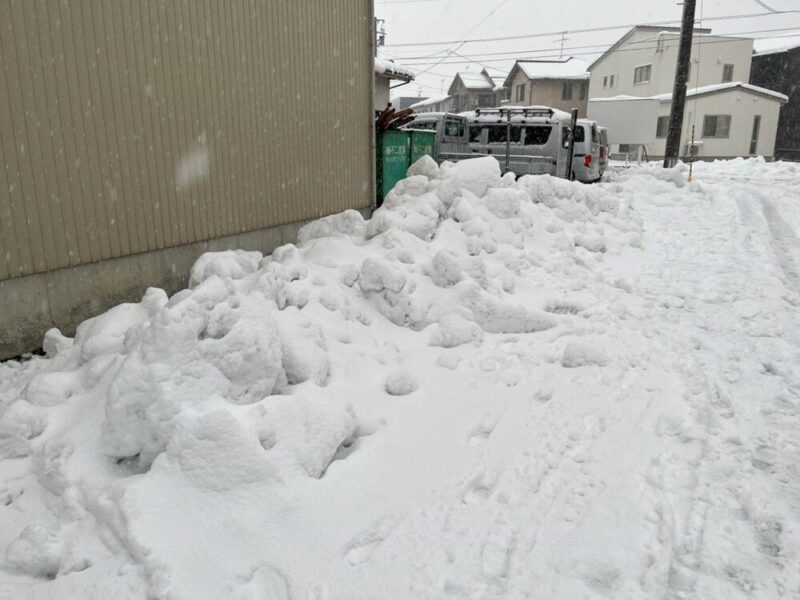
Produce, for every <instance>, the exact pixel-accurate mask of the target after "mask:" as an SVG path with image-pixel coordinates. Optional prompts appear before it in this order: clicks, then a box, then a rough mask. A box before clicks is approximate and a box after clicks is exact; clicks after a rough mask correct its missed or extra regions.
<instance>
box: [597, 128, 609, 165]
mask: <svg viewBox="0 0 800 600" xmlns="http://www.w3.org/2000/svg"><path fill="white" fill-rule="evenodd" d="M597 135H598V137H599V139H600V177H602V176H603V173H605V172H606V169H607V168H608V128H606V127H598V128H597Z"/></svg>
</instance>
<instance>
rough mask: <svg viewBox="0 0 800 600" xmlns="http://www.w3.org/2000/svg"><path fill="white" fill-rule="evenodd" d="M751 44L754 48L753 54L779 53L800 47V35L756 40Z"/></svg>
mask: <svg viewBox="0 0 800 600" xmlns="http://www.w3.org/2000/svg"><path fill="white" fill-rule="evenodd" d="M792 38H794V39H792ZM753 46H754V49H755V54H753V56H767V55H769V54H780V53H781V52H789V51H790V50H795V49H797V48H800V36H791V37H783V38H772V39H762V40H756V41H755V42H754V44H753Z"/></svg>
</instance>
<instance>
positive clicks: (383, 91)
mask: <svg viewBox="0 0 800 600" xmlns="http://www.w3.org/2000/svg"><path fill="white" fill-rule="evenodd" d="M390 81H391V79H389V78H388V77H383V76H382V75H375V106H374V107H373V108H374V109H375V110H383V109H384V108H386V105H387V104H389V82H390Z"/></svg>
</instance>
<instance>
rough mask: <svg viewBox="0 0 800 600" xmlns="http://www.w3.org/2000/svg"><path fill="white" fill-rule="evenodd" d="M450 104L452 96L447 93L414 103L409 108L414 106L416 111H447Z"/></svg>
mask: <svg viewBox="0 0 800 600" xmlns="http://www.w3.org/2000/svg"><path fill="white" fill-rule="evenodd" d="M449 105H450V96H448V95H447V94H445V95H443V96H432V97H430V98H425V100H421V101H420V102H416V103H415V104H412V105H411V106H410V107H409V108H413V109H414V112H416V113H430V112H447V110H448V108H449Z"/></svg>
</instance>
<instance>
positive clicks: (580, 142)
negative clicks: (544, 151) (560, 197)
mask: <svg viewBox="0 0 800 600" xmlns="http://www.w3.org/2000/svg"><path fill="white" fill-rule="evenodd" d="M567 127H569V124H568V125H567ZM567 133H568V131H566V130H565V131H564V132H563V134H562V135H563V146H564V148H565V149H566V148H568V141H567V140H568V138H567ZM572 172H573V173H574V174H575V179H576V180H577V181H582V182H584V183H590V182H593V181H598V180H599V179H600V177H601V174H600V136H599V134H598V131H597V123H596V122H595V121H590V120H588V119H578V126H577V128H576V129H575V146H574V154H573V158H572Z"/></svg>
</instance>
